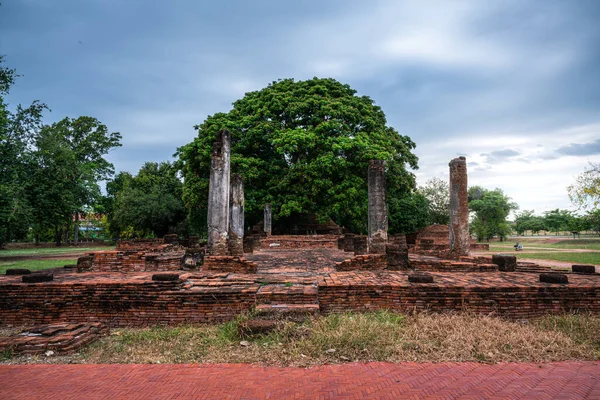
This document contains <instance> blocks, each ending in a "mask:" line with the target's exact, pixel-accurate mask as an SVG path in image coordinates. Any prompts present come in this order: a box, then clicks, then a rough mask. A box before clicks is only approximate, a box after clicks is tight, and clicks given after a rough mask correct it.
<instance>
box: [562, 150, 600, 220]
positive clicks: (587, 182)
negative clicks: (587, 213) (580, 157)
mask: <svg viewBox="0 0 600 400" xmlns="http://www.w3.org/2000/svg"><path fill="white" fill-rule="evenodd" d="M567 190H568V191H569V197H570V198H571V202H573V204H575V205H577V206H579V207H580V208H584V209H588V210H591V211H593V210H596V209H598V207H599V206H600V163H592V162H590V164H589V165H588V166H587V168H585V170H584V172H583V173H581V174H580V175H578V176H577V178H576V179H575V182H574V183H573V184H572V185H570V186H569V187H568V188H567Z"/></svg>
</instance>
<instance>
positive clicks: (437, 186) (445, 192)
mask: <svg viewBox="0 0 600 400" xmlns="http://www.w3.org/2000/svg"><path fill="white" fill-rule="evenodd" d="M418 192H419V193H420V194H422V195H423V196H424V197H425V198H426V199H427V202H428V209H429V219H430V222H431V223H432V224H440V225H448V224H449V223H450V185H449V184H448V181H447V180H443V179H440V178H431V179H429V180H428V181H427V182H425V185H423V186H419V188H418Z"/></svg>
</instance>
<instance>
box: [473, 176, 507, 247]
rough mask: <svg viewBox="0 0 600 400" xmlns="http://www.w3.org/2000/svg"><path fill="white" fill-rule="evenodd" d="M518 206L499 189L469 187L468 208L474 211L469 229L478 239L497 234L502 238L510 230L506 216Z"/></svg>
mask: <svg viewBox="0 0 600 400" xmlns="http://www.w3.org/2000/svg"><path fill="white" fill-rule="evenodd" d="M518 208H519V206H518V205H517V204H516V203H514V202H512V201H511V199H510V197H508V196H506V195H505V194H504V193H503V192H502V190H501V189H494V190H488V189H484V188H482V187H480V186H473V187H470V188H469V210H471V211H473V212H474V213H475V218H473V222H472V223H471V231H472V232H474V233H475V235H476V236H477V239H478V240H489V239H491V238H492V237H494V236H498V237H499V238H500V240H504V239H505V238H506V236H508V235H509V234H510V232H511V228H510V225H509V223H508V221H507V217H508V215H509V214H510V212H511V211H512V210H517V209H518Z"/></svg>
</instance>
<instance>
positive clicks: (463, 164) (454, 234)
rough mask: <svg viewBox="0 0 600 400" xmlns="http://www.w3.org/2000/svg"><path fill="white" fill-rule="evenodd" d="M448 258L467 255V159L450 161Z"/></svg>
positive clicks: (468, 239)
mask: <svg viewBox="0 0 600 400" xmlns="http://www.w3.org/2000/svg"><path fill="white" fill-rule="evenodd" d="M448 165H449V166H450V236H449V239H450V240H449V242H450V243H449V244H450V256H453V257H460V256H468V255H469V247H470V244H471V235H470V234H469V197H468V193H467V190H468V187H467V159H466V158H465V157H458V158H455V159H454V160H452V161H450V164H448Z"/></svg>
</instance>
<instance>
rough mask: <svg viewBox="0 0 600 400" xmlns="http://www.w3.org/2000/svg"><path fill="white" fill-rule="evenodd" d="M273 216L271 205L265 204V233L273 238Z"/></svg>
mask: <svg viewBox="0 0 600 400" xmlns="http://www.w3.org/2000/svg"><path fill="white" fill-rule="evenodd" d="M272 219H273V215H272V211H271V204H268V203H267V204H265V215H264V218H263V225H264V231H265V234H266V235H267V236H271V223H272Z"/></svg>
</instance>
